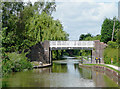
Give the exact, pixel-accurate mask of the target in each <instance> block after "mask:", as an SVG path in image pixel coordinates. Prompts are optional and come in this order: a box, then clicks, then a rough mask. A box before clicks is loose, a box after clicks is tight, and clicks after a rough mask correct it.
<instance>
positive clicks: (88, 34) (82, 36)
mask: <svg viewBox="0 0 120 89" xmlns="http://www.w3.org/2000/svg"><path fill="white" fill-rule="evenodd" d="M87 37H92V35H91V34H90V33H87V34H86V35H85V34H81V35H80V38H79V40H85V38H87Z"/></svg>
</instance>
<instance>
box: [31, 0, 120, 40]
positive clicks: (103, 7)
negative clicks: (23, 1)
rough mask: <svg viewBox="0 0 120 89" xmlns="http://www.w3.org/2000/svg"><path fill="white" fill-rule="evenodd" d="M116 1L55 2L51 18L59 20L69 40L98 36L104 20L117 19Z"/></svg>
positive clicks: (73, 0)
mask: <svg viewBox="0 0 120 89" xmlns="http://www.w3.org/2000/svg"><path fill="white" fill-rule="evenodd" d="M30 1H32V2H33V1H34V2H35V0H30ZM36 1H37V0H36ZM118 1H119V0H56V12H53V14H52V16H53V17H54V19H55V20H56V19H59V20H60V22H61V23H62V25H63V27H64V31H66V32H67V33H68V34H69V40H79V36H80V35H81V34H87V33H91V34H92V35H94V36H95V35H97V34H100V32H101V25H102V23H103V21H104V19H105V18H113V17H115V16H116V17H118Z"/></svg>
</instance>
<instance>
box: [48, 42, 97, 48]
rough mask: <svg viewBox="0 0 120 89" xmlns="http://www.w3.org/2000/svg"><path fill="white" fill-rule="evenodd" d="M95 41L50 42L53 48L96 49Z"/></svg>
mask: <svg viewBox="0 0 120 89" xmlns="http://www.w3.org/2000/svg"><path fill="white" fill-rule="evenodd" d="M94 46H95V44H94V41H50V48H52V47H56V48H57V47H92V48H93V47H94Z"/></svg>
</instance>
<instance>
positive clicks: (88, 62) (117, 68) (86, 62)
mask: <svg viewBox="0 0 120 89" xmlns="http://www.w3.org/2000/svg"><path fill="white" fill-rule="evenodd" d="M83 61H84V64H92V63H91V62H90V61H87V60H85V59H83ZM93 64H96V63H95V62H93ZM100 64H102V65H105V66H109V67H112V68H114V69H116V70H118V71H120V67H118V66H114V65H111V64H104V63H100Z"/></svg>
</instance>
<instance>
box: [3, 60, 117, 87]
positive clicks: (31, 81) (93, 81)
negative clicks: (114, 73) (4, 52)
mask: <svg viewBox="0 0 120 89" xmlns="http://www.w3.org/2000/svg"><path fill="white" fill-rule="evenodd" d="M78 63H79V60H77V59H73V58H68V59H66V60H60V61H55V62H54V63H53V66H51V67H47V68H42V69H33V70H29V71H23V72H17V73H12V74H10V75H9V76H8V77H6V78H3V79H2V86H3V87H117V86H118V85H117V84H116V83H115V82H114V81H113V80H111V79H110V78H109V77H108V76H106V75H105V74H103V73H100V72H97V71H94V70H92V69H90V68H80V67H79V65H78Z"/></svg>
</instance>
